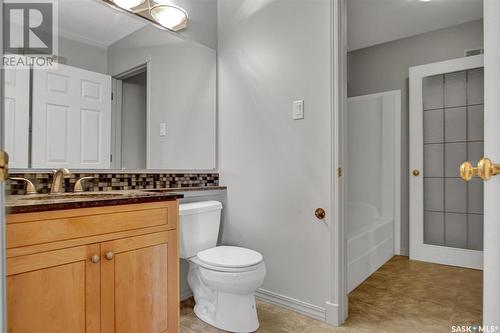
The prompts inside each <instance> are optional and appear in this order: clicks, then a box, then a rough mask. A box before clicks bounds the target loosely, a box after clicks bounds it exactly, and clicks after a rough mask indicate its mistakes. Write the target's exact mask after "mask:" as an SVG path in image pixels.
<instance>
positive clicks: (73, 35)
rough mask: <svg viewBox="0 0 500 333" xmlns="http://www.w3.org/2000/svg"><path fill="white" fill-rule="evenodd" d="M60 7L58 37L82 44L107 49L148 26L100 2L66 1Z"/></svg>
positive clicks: (60, 3)
mask: <svg viewBox="0 0 500 333" xmlns="http://www.w3.org/2000/svg"><path fill="white" fill-rule="evenodd" d="M58 4H59V6H58V10H59V15H58V16H59V35H61V36H63V37H66V38H70V39H75V40H78V41H81V42H86V43H89V44H93V45H98V46H102V47H108V46H109V45H111V44H113V43H114V42H116V41H118V40H120V39H122V38H123V37H125V36H127V35H129V34H131V33H133V32H134V31H137V30H139V29H141V28H143V27H144V26H145V23H144V22H142V21H140V20H139V19H137V18H135V17H133V16H132V15H126V14H124V13H123V12H119V11H117V10H115V9H112V8H111V7H109V6H108V5H106V4H104V3H101V1H100V0H63V1H59V2H58Z"/></svg>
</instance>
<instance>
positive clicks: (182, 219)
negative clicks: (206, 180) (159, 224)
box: [179, 201, 222, 259]
mask: <svg viewBox="0 0 500 333" xmlns="http://www.w3.org/2000/svg"><path fill="white" fill-rule="evenodd" d="M221 211H222V203H220V202H219V201H201V202H192V203H185V204H180V205H179V236H180V249H181V253H180V257H181V258H183V259H188V258H191V257H194V256H196V254H197V253H198V252H200V251H203V250H206V249H210V248H212V247H215V246H216V245H217V237H218V235H219V227H220V217H221Z"/></svg>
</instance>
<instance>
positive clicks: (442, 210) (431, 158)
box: [409, 55, 484, 269]
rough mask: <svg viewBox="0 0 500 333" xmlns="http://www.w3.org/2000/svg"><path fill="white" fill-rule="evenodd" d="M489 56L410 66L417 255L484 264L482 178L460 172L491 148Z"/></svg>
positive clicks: (412, 195) (412, 252) (412, 237)
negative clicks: (487, 128) (487, 141)
mask: <svg viewBox="0 0 500 333" xmlns="http://www.w3.org/2000/svg"><path fill="white" fill-rule="evenodd" d="M483 72H484V71H483V56H482V55H479V56H471V57H465V58H459V59H453V60H447V61H443V62H439V63H433V64H428V65H421V66H416V67H411V68H410V115H409V116H410V176H409V177H410V178H409V183H410V258H411V259H414V260H421V261H428V262H434V263H440V264H446V265H454V266H461V267H469V268H477V269H481V268H482V265H483V252H482V251H483V184H482V182H481V181H478V180H477V179H474V180H472V181H471V182H469V183H467V182H465V181H463V180H462V179H461V178H460V175H459V170H460V165H461V164H462V163H463V162H465V161H471V162H472V163H477V161H479V159H481V158H482V157H483V146H484V134H483V133H484V130H483V129H484V112H483V103H484V97H483V96H484V73H483Z"/></svg>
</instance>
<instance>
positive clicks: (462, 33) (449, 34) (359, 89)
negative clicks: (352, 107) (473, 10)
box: [348, 20, 483, 251]
mask: <svg viewBox="0 0 500 333" xmlns="http://www.w3.org/2000/svg"><path fill="white" fill-rule="evenodd" d="M482 46H483V21H482V20H479V21H474V22H470V23H466V24H461V25H458V26H455V27H451V28H447V29H442V30H437V31H433V32H429V33H425V34H421V35H417V36H414V37H410V38H405V39H400V40H397V41H393V42H389V43H385V44H381V45H377V46H372V47H368V48H365V49H361V50H357V51H353V52H350V53H349V55H348V60H349V69H348V95H349V97H352V96H360V95H366V94H372V93H378V92H383V91H388V90H396V89H401V90H402V102H401V112H402V114H401V130H402V133H401V147H402V149H401V150H402V151H401V159H402V160H401V164H402V172H401V248H402V249H403V250H406V251H408V247H409V241H408V237H409V229H408V221H409V220H408V219H409V215H408V214H409V213H408V207H409V186H408V177H409V172H410V171H409V166H408V158H409V157H408V156H409V155H408V150H409V147H408V135H409V134H408V131H409V130H408V128H409V123H408V109H409V108H408V68H409V67H411V66H416V65H423V64H428V63H433V62H438V61H444V60H449V59H453V58H460V57H463V56H464V51H465V50H467V49H475V48H481V47H482Z"/></svg>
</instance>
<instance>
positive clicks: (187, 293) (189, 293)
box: [180, 289, 193, 301]
mask: <svg viewBox="0 0 500 333" xmlns="http://www.w3.org/2000/svg"><path fill="white" fill-rule="evenodd" d="M191 296H193V292H192V291H191V289H188V290H181V295H180V301H184V300H186V299H188V298H189V297H191Z"/></svg>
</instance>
